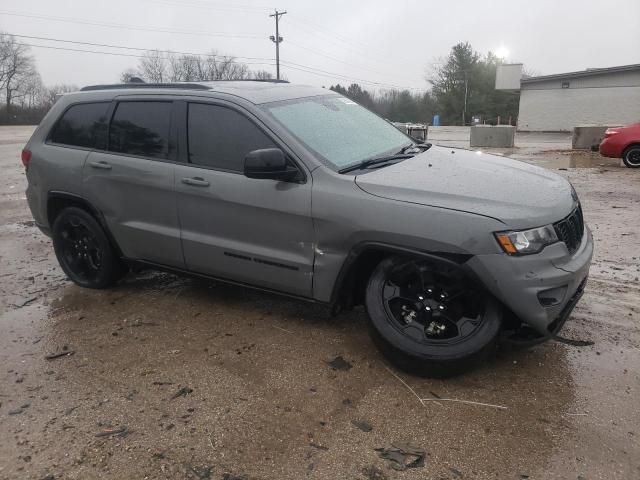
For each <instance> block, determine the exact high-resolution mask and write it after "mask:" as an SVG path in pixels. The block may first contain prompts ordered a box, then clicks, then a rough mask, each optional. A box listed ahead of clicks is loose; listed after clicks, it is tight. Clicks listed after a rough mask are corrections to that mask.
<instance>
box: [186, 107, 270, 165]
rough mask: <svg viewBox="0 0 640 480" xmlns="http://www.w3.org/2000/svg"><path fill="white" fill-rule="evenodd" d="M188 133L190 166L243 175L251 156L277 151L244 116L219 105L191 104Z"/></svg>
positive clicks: (264, 135)
mask: <svg viewBox="0 0 640 480" xmlns="http://www.w3.org/2000/svg"><path fill="white" fill-rule="evenodd" d="M187 132H188V133H187V138H188V152H189V162H190V163H192V164H194V165H202V166H205V167H210V168H215V169H219V170H226V171H232V172H242V171H243V169H244V158H245V156H246V155H247V154H248V153H249V152H251V151H253V150H258V149H261V148H274V147H277V145H275V144H274V143H273V142H272V141H271V139H269V137H267V135H266V134H265V133H264V132H263V131H262V130H260V129H259V128H258V127H257V126H256V125H255V124H254V123H253V122H251V121H250V120H249V119H248V118H246V117H245V116H244V115H242V114H240V113H238V112H236V111H235V110H232V109H230V108H227V107H221V106H218V105H208V104H203V103H189V105H188V115H187Z"/></svg>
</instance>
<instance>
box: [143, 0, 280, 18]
mask: <svg viewBox="0 0 640 480" xmlns="http://www.w3.org/2000/svg"><path fill="white" fill-rule="evenodd" d="M143 1H147V2H151V3H157V4H164V5H171V6H177V7H193V8H205V9H210V10H222V11H231V12H243V13H247V12H248V13H256V14H260V15H262V14H264V13H265V12H268V11H270V10H271V8H270V7H267V6H263V7H260V6H257V5H246V4H240V3H234V4H233V5H229V4H220V3H209V2H194V1H192V0H190V1H188V2H176V1H170V0H143Z"/></svg>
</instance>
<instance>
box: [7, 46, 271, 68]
mask: <svg viewBox="0 0 640 480" xmlns="http://www.w3.org/2000/svg"><path fill="white" fill-rule="evenodd" d="M15 44H16V45H22V46H25V47H34V48H47V49H50V50H62V51H65V52H82V53H96V54H101V55H111V56H114V57H132V58H146V56H145V55H137V54H135V53H121V52H105V51H99V50H83V49H80V48H69V47H54V46H52V45H36V44H33V43H24V42H15ZM205 56H206V55H205ZM242 63H243V64H245V65H269V66H272V67H273V66H275V63H263V62H259V63H258V62H242Z"/></svg>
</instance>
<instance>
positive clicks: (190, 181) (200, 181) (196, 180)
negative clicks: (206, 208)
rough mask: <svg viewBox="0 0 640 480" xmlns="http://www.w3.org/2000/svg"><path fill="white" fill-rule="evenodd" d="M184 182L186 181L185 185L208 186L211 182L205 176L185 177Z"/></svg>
mask: <svg viewBox="0 0 640 480" xmlns="http://www.w3.org/2000/svg"><path fill="white" fill-rule="evenodd" d="M182 183H184V184H185V185H192V186H194V187H208V186H209V182H207V181H206V180H205V179H204V178H202V177H191V178H189V177H185V178H183V179H182Z"/></svg>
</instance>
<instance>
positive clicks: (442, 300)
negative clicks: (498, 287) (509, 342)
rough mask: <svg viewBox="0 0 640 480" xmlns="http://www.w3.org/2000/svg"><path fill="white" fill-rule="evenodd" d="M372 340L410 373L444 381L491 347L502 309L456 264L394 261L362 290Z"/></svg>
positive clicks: (387, 262)
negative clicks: (364, 296)
mask: <svg viewBox="0 0 640 480" xmlns="http://www.w3.org/2000/svg"><path fill="white" fill-rule="evenodd" d="M365 303H366V308H367V313H368V315H369V323H370V327H371V328H370V330H371V334H372V337H373V339H374V341H375V342H376V344H377V345H378V346H379V347H380V349H381V350H382V352H383V353H384V354H385V356H386V357H387V358H389V360H390V361H391V362H392V363H394V364H395V365H397V366H398V367H400V368H402V369H403V370H406V371H409V372H411V373H417V374H419V375H424V376H430V377H447V376H452V375H456V374H459V373H462V372H463V371H465V370H467V369H469V368H470V367H472V366H474V365H477V364H478V363H479V362H480V361H481V360H483V359H484V358H485V357H486V356H487V355H488V353H489V352H491V351H492V349H493V347H494V346H495V344H496V341H497V338H498V334H499V333H500V329H501V324H502V307H501V305H500V303H499V302H498V301H497V300H495V299H494V298H493V297H492V296H491V295H490V294H488V293H487V292H485V291H483V290H482V289H481V288H480V287H479V286H478V285H477V284H475V283H474V282H473V281H472V280H471V279H470V278H469V277H468V276H467V275H466V274H465V273H464V272H463V271H462V270H461V269H460V268H459V267H458V266H457V265H453V264H449V263H448V262H446V261H440V260H437V259H435V260H424V259H415V258H407V257H401V256H393V257H389V258H386V259H385V260H383V261H382V262H380V264H379V265H378V266H377V267H376V268H375V270H374V271H373V274H372V275H371V278H370V279H369V283H368V285H367V291H366V302H365Z"/></svg>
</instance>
